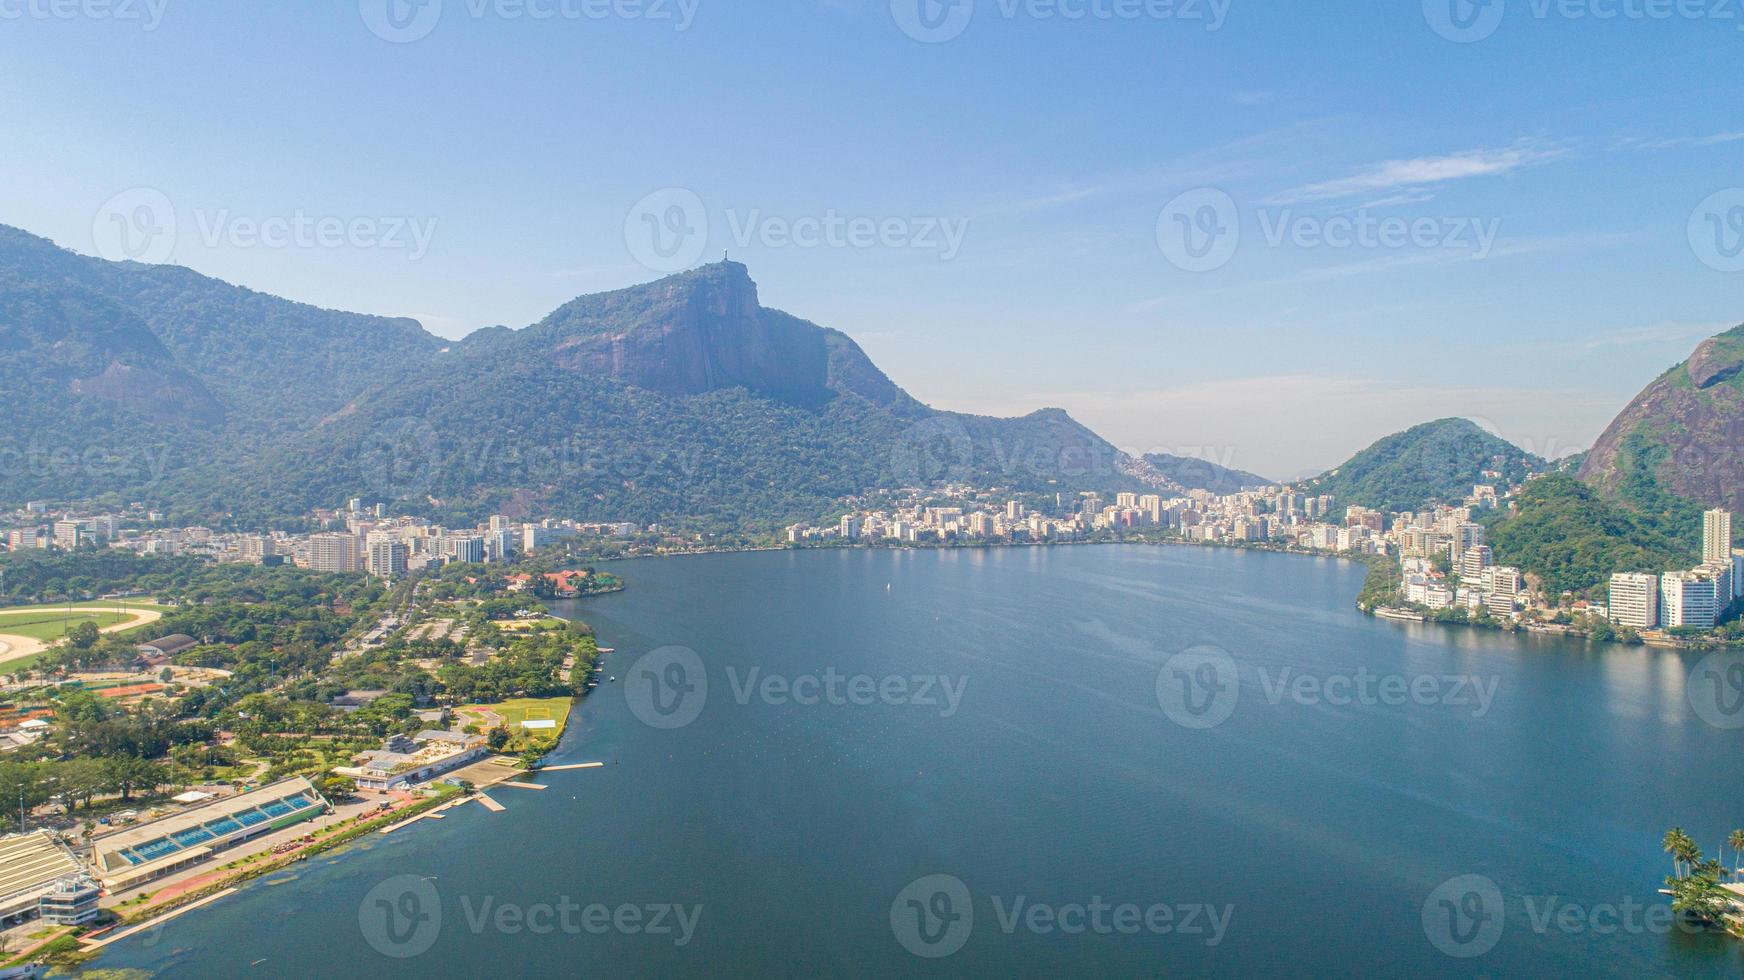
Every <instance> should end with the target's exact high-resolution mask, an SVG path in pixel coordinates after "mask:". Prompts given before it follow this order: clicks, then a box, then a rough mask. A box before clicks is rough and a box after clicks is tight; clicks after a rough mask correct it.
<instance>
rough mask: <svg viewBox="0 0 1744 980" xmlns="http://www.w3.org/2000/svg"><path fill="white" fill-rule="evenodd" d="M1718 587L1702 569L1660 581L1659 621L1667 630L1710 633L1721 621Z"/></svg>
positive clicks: (1711, 576)
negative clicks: (1692, 630) (1707, 630)
mask: <svg viewBox="0 0 1744 980" xmlns="http://www.w3.org/2000/svg"><path fill="white" fill-rule="evenodd" d="M1720 609H1721V605H1720V593H1719V583H1718V582H1716V581H1715V580H1714V577H1713V575H1711V574H1709V573H1708V572H1707V571H1706V570H1704V569H1699V568H1698V569H1696V570H1694V571H1689V572H1670V573H1668V574H1666V575H1665V577H1664V578H1662V579H1660V585H1659V619H1660V622H1662V623H1663V624H1664V625H1665V628H1666V629H1678V628H1690V629H1713V628H1714V624H1715V623H1716V622H1717V621H1718V620H1719V618H1720Z"/></svg>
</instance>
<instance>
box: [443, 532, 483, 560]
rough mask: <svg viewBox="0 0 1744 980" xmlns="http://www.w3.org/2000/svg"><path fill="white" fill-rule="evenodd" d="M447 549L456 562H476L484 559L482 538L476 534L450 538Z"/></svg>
mask: <svg viewBox="0 0 1744 980" xmlns="http://www.w3.org/2000/svg"><path fill="white" fill-rule="evenodd" d="M448 551H449V553H450V554H452V555H453V556H454V560H455V561H457V562H462V563H472V564H477V563H479V562H482V561H484V539H483V538H481V537H478V536H477V535H466V536H464V537H458V538H450V539H448Z"/></svg>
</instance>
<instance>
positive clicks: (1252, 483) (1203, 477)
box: [1145, 453, 1277, 494]
mask: <svg viewBox="0 0 1744 980" xmlns="http://www.w3.org/2000/svg"><path fill="white" fill-rule="evenodd" d="M1145 462H1147V463H1149V464H1150V465H1151V466H1152V467H1154V468H1155V469H1156V471H1157V472H1158V473H1160V474H1162V475H1163V476H1164V477H1166V478H1167V479H1169V480H1171V481H1173V482H1174V483H1176V484H1179V485H1180V486H1181V487H1182V488H1183V489H1186V490H1206V491H1209V492H1211V493H1215V494H1232V493H1239V492H1241V491H1243V490H1250V489H1256V488H1259V487H1269V486H1275V485H1276V484H1277V481H1276V480H1268V479H1266V478H1265V477H1263V476H1259V475H1256V474H1253V473H1249V472H1247V471H1245V470H1236V469H1231V468H1229V467H1227V466H1224V465H1222V464H1220V463H1216V462H1213V461H1212V460H1209V459H1205V458H1203V457H1199V456H1175V455H1172V454H1170V453H1149V454H1147V455H1146V456H1145Z"/></svg>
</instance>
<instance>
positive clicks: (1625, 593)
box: [1609, 572, 1659, 630]
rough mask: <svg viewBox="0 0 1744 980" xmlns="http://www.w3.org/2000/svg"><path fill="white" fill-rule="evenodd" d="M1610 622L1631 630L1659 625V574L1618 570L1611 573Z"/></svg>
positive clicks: (1646, 628)
mask: <svg viewBox="0 0 1744 980" xmlns="http://www.w3.org/2000/svg"><path fill="white" fill-rule="evenodd" d="M1609 606H1610V617H1611V622H1612V623H1613V624H1615V625H1617V626H1627V627H1630V628H1631V629H1638V630H1650V629H1654V628H1655V627H1657V626H1658V625H1659V576H1657V575H1648V574H1643V573H1638V572H1619V573H1617V574H1615V575H1613V576H1611V599H1610V603H1609Z"/></svg>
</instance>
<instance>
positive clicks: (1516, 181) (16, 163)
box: [0, 0, 1744, 477]
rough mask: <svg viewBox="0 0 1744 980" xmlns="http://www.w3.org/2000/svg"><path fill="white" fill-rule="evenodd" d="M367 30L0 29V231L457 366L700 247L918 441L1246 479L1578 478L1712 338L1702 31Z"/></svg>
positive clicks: (1268, 21) (1397, 16)
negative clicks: (1427, 461)
mask: <svg viewBox="0 0 1744 980" xmlns="http://www.w3.org/2000/svg"><path fill="white" fill-rule="evenodd" d="M386 2H387V0H362V2H361V3H360V2H357V0H350V2H343V0H342V2H334V3H331V4H326V3H323V4H314V3H307V4H305V3H297V4H257V3H218V2H205V0H0V85H3V92H4V96H3V99H4V101H3V103H0V104H3V105H4V120H5V125H4V126H0V222H4V223H7V224H12V225H17V226H20V227H23V228H25V229H27V230H29V231H32V232H35V233H37V234H41V235H45V236H47V237H49V238H52V239H54V240H55V241H57V242H59V243H61V244H62V245H65V246H68V247H71V248H74V249H76V250H78V251H82V252H88V253H98V254H108V253H111V252H113V250H114V248H115V247H116V246H115V241H114V240H113V234H112V233H111V234H110V235H109V237H108V238H106V237H105V231H104V229H105V228H106V227H110V225H109V224H108V223H109V222H112V221H113V220H114V218H115V212H116V210H117V209H118V208H119V209H121V210H122V211H123V212H125V213H126V214H128V215H136V214H138V213H139V209H140V207H141V206H149V207H153V208H160V209H162V208H167V209H168V211H169V214H170V221H171V223H172V227H173V235H170V236H168V238H167V239H165V238H159V239H157V241H159V242H160V243H164V248H165V249H167V254H152V255H150V256H149V257H150V258H152V259H154V260H155V259H164V260H167V261H173V262H176V263H179V264H183V265H187V266H190V267H192V268H195V269H197V270H199V271H201V272H204V273H207V274H210V275H214V276H219V277H221V278H224V279H227V280H231V281H234V282H239V283H242V284H244V285H247V286H250V287H253V288H256V289H261V290H265V291H269V292H273V293H277V294H280V295H284V296H288V297H291V298H294V299H299V300H303V301H307V302H312V303H316V304H319V305H323V306H332V307H338V308H344V309H353V310H360V311H365V312H372V313H385V314H399V315H409V316H415V317H418V318H419V319H421V320H422V321H423V322H424V323H425V324H426V325H427V326H428V327H429V328H430V329H432V330H433V331H435V332H437V333H440V334H443V335H445V336H450V337H456V336H460V335H463V334H465V333H466V332H468V331H470V330H472V329H476V328H477V327H480V326H486V325H491V324H497V323H502V324H507V325H510V326H522V325H525V324H527V323H530V322H533V321H535V320H537V319H539V318H540V317H542V316H543V315H544V314H545V313H547V312H549V311H550V310H551V309H552V308H554V307H556V306H557V305H559V304H561V303H562V302H564V301H565V300H567V299H569V298H571V297H573V296H575V295H577V294H580V293H585V292H594V291H598V290H602V289H609V288H615V287H619V286H624V285H628V284H631V283H635V282H639V281H645V280H648V279H652V278H656V277H657V276H658V275H659V274H660V271H661V270H662V269H663V268H664V267H665V265H666V264H667V263H668V262H669V261H671V260H672V258H676V259H677V260H684V259H688V258H690V257H691V256H692V255H693V254H694V255H695V256H700V257H704V258H706V259H708V260H713V259H716V258H718V257H719V255H720V253H721V252H722V251H723V250H727V249H730V250H731V252H732V255H733V257H734V258H735V259H738V260H741V261H744V262H746V263H747V264H748V265H749V266H750V267H751V270H752V274H753V276H754V277H756V278H757V280H758V281H759V283H760V285H761V287H762V294H763V299H764V302H765V303H766V304H768V305H771V306H776V307H780V308H783V309H786V310H789V311H790V312H793V313H796V314H798V315H801V316H804V317H807V318H809V319H812V320H815V321H817V322H819V323H822V324H825V325H827V326H833V327H836V328H839V329H841V330H844V331H846V332H847V333H849V334H851V335H852V336H854V337H855V338H856V339H858V340H859V341H860V342H861V343H862V345H863V346H864V347H865V348H866V349H867V351H868V352H869V353H870V354H871V355H872V356H873V358H874V359H875V360H876V361H877V362H878V363H879V364H880V366H882V367H883V368H884V369H885V370H886V371H887V372H888V373H890V375H891V376H892V377H893V378H894V379H895V380H897V381H898V382H899V383H901V384H903V385H904V386H906V387H907V388H909V390H910V391H912V392H913V393H914V394H915V395H916V396H918V397H920V398H922V399H923V400H925V401H928V402H929V403H932V404H934V405H937V406H939V407H943V408H951V409H959V410H966V411H978V412H989V413H999V414H1012V413H1021V412H1027V411H1029V410H1032V409H1034V408H1037V407H1040V406H1044V405H1057V406H1060V407H1063V408H1066V409H1068V410H1070V411H1071V412H1072V413H1073V414H1074V415H1076V416H1077V417H1078V418H1079V419H1081V420H1082V421H1084V422H1086V423H1087V424H1089V425H1091V426H1092V427H1094V428H1096V429H1097V430H1098V431H1100V432H1102V433H1103V434H1104V435H1106V436H1108V437H1109V438H1110V439H1112V440H1113V441H1115V442H1116V443H1118V444H1120V445H1122V446H1123V447H1127V448H1132V449H1138V450H1147V451H1149V450H1161V451H1185V452H1193V453H1204V454H1209V455H1211V456H1213V457H1214V458H1216V459H1218V460H1219V461H1223V462H1228V463H1231V464H1233V465H1236V466H1241V467H1244V468H1248V469H1253V470H1257V471H1259V472H1262V473H1265V474H1267V475H1270V476H1274V477H1287V476H1294V475H1297V474H1300V473H1303V472H1306V471H1310V470H1314V469H1317V468H1321V467H1325V466H1328V465H1333V464H1336V463H1337V462H1338V461H1339V460H1341V459H1342V458H1343V457H1345V456H1346V455H1348V454H1349V453H1350V452H1351V451H1353V450H1355V449H1358V448H1360V447H1361V446H1363V445H1365V444H1367V443H1368V442H1369V441H1372V440H1373V439H1374V438H1377V437H1379V436H1381V435H1384V434H1386V433H1387V432H1390V431H1393V430H1396V429H1398V428H1402V427H1404V426H1407V425H1410V424H1413V423H1415V422H1418V421H1423V420H1426V419H1430V418H1435V417H1439V416H1444V415H1466V416H1473V417H1477V418H1479V419H1481V420H1484V421H1486V422H1487V423H1488V424H1490V425H1491V426H1493V427H1494V428H1495V429H1496V430H1498V431H1499V432H1500V433H1501V434H1503V435H1505V436H1507V437H1509V438H1511V439H1513V440H1514V441H1516V442H1519V443H1521V444H1523V445H1525V446H1526V447H1527V448H1529V449H1533V450H1535V451H1539V452H1550V453H1560V452H1566V451H1568V450H1570V449H1574V448H1582V447H1584V446H1585V445H1586V444H1588V443H1590V441H1591V440H1592V439H1593V438H1594V437H1595V436H1596V435H1597V434H1598V432H1599V431H1600V430H1601V429H1602V427H1603V426H1604V425H1605V424H1606V423H1607V422H1608V421H1609V419H1610V418H1611V416H1612V415H1613V414H1614V413H1615V412H1616V410H1617V409H1618V408H1620V407H1621V406H1622V405H1623V403H1624V402H1626V401H1627V399H1628V398H1629V397H1631V396H1632V395H1633V394H1634V393H1635V392H1636V391H1637V390H1639V389H1640V388H1641V387H1643V386H1644V385H1645V384H1646V383H1647V382H1648V381H1649V380H1651V379H1652V377H1653V376H1654V375H1655V374H1657V373H1658V372H1660V371H1662V370H1663V369H1664V368H1666V367H1667V366H1669V365H1670V364H1672V363H1674V362H1675V361H1677V360H1680V359H1681V358H1682V357H1684V356H1685V355H1686V354H1687V353H1688V351H1689V349H1690V348H1691V347H1693V346H1694V344H1695V343H1696V342H1697V341H1699V340H1700V339H1701V338H1702V337H1703V336H1705V335H1708V334H1711V333H1714V332H1717V331H1718V330H1721V329H1724V328H1725V327H1727V326H1730V325H1732V324H1734V323H1736V322H1738V321H1740V320H1744V302H1740V300H1741V295H1740V286H1741V285H1744V272H1740V271H1737V269H1738V267H1739V266H1740V264H1741V263H1744V260H1741V259H1739V258H1738V256H1737V253H1736V252H1735V251H1734V250H1733V247H1732V246H1734V245H1735V244H1737V242H1738V241H1739V235H1740V234H1744V191H1738V190H1736V188H1739V187H1744V168H1741V167H1740V162H1741V160H1744V110H1741V109H1740V107H1739V102H1738V92H1739V88H1738V83H1737V80H1736V75H1737V70H1738V66H1739V56H1738V52H1739V50H1740V47H1739V46H1740V43H1741V42H1744V35H1741V29H1744V5H1740V4H1738V3H1736V2H1734V0H1683V2H1682V3H1681V4H1676V3H1672V2H1671V0H1627V2H1625V0H1566V2H1562V3H1556V4H1551V3H1549V2H1548V0H1491V3H1490V4H1489V5H1488V6H1471V5H1469V0H1424V2H1423V3H1421V4H1420V3H1418V2H1416V0H1409V2H1399V3H1388V4H1368V3H1362V4H1358V3H1351V4H1307V3H1301V2H1244V0H1218V2H1217V3H1216V4H1215V5H1214V4H1212V3H1211V2H1210V0H1194V2H1186V0H1176V2H1174V3H1169V2H1167V0H1058V2H1054V0H1033V2H1019V0H974V2H973V3H968V2H967V0H957V5H954V6H951V5H947V6H933V7H930V8H929V10H930V13H931V14H933V15H936V16H932V17H930V18H927V19H922V18H920V17H919V16H917V13H926V12H927V11H920V9H919V8H917V7H916V4H917V3H920V2H923V0H895V2H894V3H893V2H892V0H764V2H758V3H746V2H739V3H734V4H730V5H729V4H727V3H724V2H720V0H684V3H682V4H681V3H680V2H679V0H659V2H658V3H656V0H619V5H618V6H617V7H615V8H614V7H613V6H612V4H609V3H604V4H600V3H597V2H596V0H527V2H523V0H441V4H440V7H439V8H438V7H431V6H425V7H423V8H421V9H420V8H400V10H399V12H400V13H401V14H404V15H405V16H404V17H402V18H401V19H398V20H386V19H384V9H383V5H384V4H385V3H386ZM924 2H926V3H929V4H931V3H932V0H924ZM56 3H58V4H60V6H55V5H54V4H56ZM117 4H119V5H120V6H116V5H117ZM1449 4H1458V5H1459V6H1458V7H1454V6H1449ZM432 11H437V14H438V15H437V16H436V17H435V18H434V19H431V12H432ZM535 12H550V13H551V14H552V16H548V17H536V16H534V13H535ZM1071 13H1081V14H1083V16H1068V14H1071ZM1607 14H1609V15H1610V16H1605V15H1607ZM420 18H423V19H420ZM396 24H397V25H401V26H400V27H395V26H393V25H396ZM372 25H374V27H375V28H376V29H373V30H372ZM927 25H934V27H935V28H936V29H933V28H929V27H928V26H927ZM905 27H906V28H907V30H905ZM396 32H397V33H396ZM915 35H919V36H920V38H922V39H917V37H916V36H915ZM142 189H143V190H142ZM142 202H144V204H143V205H142ZM687 209H688V210H687ZM698 217H700V221H699V220H697V218H698ZM299 219H305V221H304V224H305V231H306V230H307V227H308V226H309V224H310V223H312V222H314V221H315V220H317V219H329V226H328V229H327V230H328V231H329V232H333V231H334V229H335V228H339V227H343V229H344V230H343V232H342V233H339V232H335V233H334V234H330V235H315V234H313V233H302V234H292V235H290V236H288V237H287V238H285V239H283V240H280V239H276V238H272V236H271V234H270V231H271V229H274V228H275V227H276V228H278V229H281V230H282V229H285V228H288V227H291V226H293V225H294V224H295V223H296V222H297V221H298V220H299ZM649 222H652V224H650V223H649ZM832 222H833V223H834V224H835V227H836V231H837V234H835V235H834V236H829V235H817V236H812V235H811V234H810V232H811V231H812V230H814V229H823V228H827V227H829V226H830V225H831V224H832ZM854 222H858V224H854ZM1236 228H1239V233H1238V234H1234V235H1232V234H1231V231H1232V229H1236ZM262 229H264V230H266V231H267V232H268V234H267V238H269V239H271V241H272V242H273V244H263V242H262V241H261V240H259V239H260V238H261V235H260V234H257V231H259V230H262ZM869 229H875V230H876V231H875V232H869V231H868V230H869ZM850 232H853V233H852V234H851V233H850ZM656 233H658V234H659V235H661V239H660V241H659V243H658V244H661V245H663V246H664V245H683V244H690V245H691V246H692V247H691V248H690V249H689V250H688V251H687V250H685V249H683V248H679V249H678V250H677V252H678V254H677V255H676V256H675V257H671V258H669V257H668V256H667V255H666V254H664V249H661V250H656V251H652V252H651V251H650V248H649V246H650V244H651V243H654V239H653V238H652V237H651V236H652V235H654V234H656ZM686 235H688V236H689V237H685V236H686ZM856 235H858V236H859V237H858V240H857V239H856ZM796 239H797V240H796Z"/></svg>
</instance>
